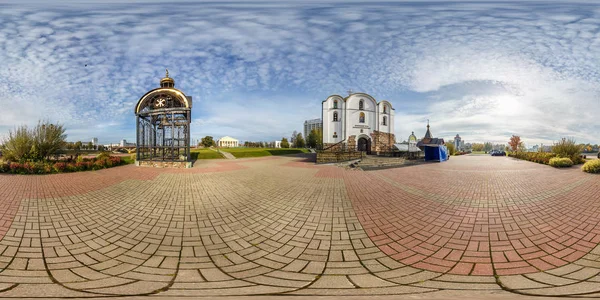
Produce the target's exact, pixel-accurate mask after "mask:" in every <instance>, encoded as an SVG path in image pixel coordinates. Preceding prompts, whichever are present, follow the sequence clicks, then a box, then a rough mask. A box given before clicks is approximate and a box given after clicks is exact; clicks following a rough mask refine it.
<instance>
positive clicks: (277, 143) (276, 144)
mask: <svg viewBox="0 0 600 300" xmlns="http://www.w3.org/2000/svg"><path fill="white" fill-rule="evenodd" d="M273 148H281V141H274V142H273Z"/></svg>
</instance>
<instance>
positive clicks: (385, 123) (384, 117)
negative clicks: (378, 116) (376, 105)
mask: <svg viewBox="0 0 600 300" xmlns="http://www.w3.org/2000/svg"><path fill="white" fill-rule="evenodd" d="M384 107H385V106H384ZM383 125H384V126H385V125H387V117H386V116H383Z"/></svg>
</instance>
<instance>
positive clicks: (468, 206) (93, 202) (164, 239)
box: [0, 156, 600, 297]
mask: <svg viewBox="0 0 600 300" xmlns="http://www.w3.org/2000/svg"><path fill="white" fill-rule="evenodd" d="M0 237H1V240H0V297H24V296H27V297H104V296H127V295H129V296H133V295H151V296H172V297H185V296H190V297H199V296H205V297H208V296H225V295H230V296H237V295H275V294H283V295H309V296H310V295H395V294H423V295H434V294H435V293H440V292H447V291H449V290H455V291H464V292H466V293H472V294H476V293H477V292H479V291H485V292H490V291H492V292H493V291H499V292H500V291H508V292H512V293H515V294H520V295H548V296H565V295H569V296H573V295H576V296H579V297H600V276H599V274H600V246H598V243H599V242H600V176H595V175H591V174H585V173H583V172H581V171H580V170H578V169H577V168H571V169H566V170H557V169H553V168H551V167H547V166H543V165H538V164H534V163H530V162H524V161H517V160H513V159H511V158H506V157H488V156H462V157H453V158H452V159H451V160H450V161H448V162H445V163H441V164H425V165H419V166H414V167H407V168H399V169H388V170H381V171H372V172H361V171H352V170H346V169H342V168H337V167H333V166H322V165H319V166H316V165H314V164H313V163H310V162H308V161H304V160H302V159H300V158H293V157H268V158H258V159H256V158H255V159H237V160H235V161H224V162H221V161H219V162H216V161H201V162H199V163H197V164H196V165H195V166H194V168H191V169H185V170H174V169H155V168H147V167H146V168H144V167H134V166H123V167H116V168H112V169H107V170H102V171H92V172H83V173H71V174H60V175H46V176H15V175H0Z"/></svg>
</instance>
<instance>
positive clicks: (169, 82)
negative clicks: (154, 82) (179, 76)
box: [160, 69, 175, 88]
mask: <svg viewBox="0 0 600 300" xmlns="http://www.w3.org/2000/svg"><path fill="white" fill-rule="evenodd" d="M166 71H167V74H165V77H164V78H163V79H161V80H160V87H162V88H172V87H174V86H175V80H173V78H171V77H169V70H168V69H166Z"/></svg>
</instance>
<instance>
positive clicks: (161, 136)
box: [135, 71, 192, 162]
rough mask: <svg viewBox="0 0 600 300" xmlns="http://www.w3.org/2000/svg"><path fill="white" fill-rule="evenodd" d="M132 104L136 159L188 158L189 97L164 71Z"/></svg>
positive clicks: (190, 109) (174, 160)
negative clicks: (134, 121)
mask: <svg viewBox="0 0 600 300" xmlns="http://www.w3.org/2000/svg"><path fill="white" fill-rule="evenodd" d="M160 85H161V87H160V88H157V89H153V90H151V91H149V92H148V93H146V94H145V95H144V96H142V97H141V98H140V100H139V101H138V103H137V105H136V107H135V115H136V133H137V134H136V136H137V139H136V160H137V161H158V162H190V161H191V157H190V121H191V111H192V97H189V96H186V95H185V94H184V93H183V92H182V91H180V90H178V89H176V88H174V85H175V82H174V80H173V79H172V78H170V77H169V73H168V71H167V75H166V77H165V78H163V79H161V81H160Z"/></svg>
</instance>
